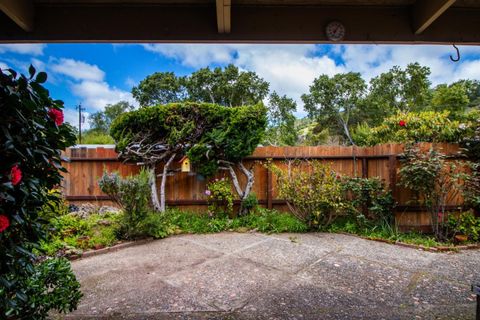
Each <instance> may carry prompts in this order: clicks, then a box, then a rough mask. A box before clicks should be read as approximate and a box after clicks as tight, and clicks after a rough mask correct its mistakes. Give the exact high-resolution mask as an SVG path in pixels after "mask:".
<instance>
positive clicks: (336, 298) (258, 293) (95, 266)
mask: <svg viewBox="0 0 480 320" xmlns="http://www.w3.org/2000/svg"><path fill="white" fill-rule="evenodd" d="M72 264H73V269H74V271H75V273H76V274H77V276H78V278H79V280H80V282H81V284H82V291H83V293H84V297H83V299H82V301H81V303H80V306H79V308H78V310H77V311H75V312H74V313H72V314H69V315H68V316H66V317H65V318H67V319H462V320H463V319H474V316H475V296H473V295H472V293H471V291H470V285H471V283H472V282H473V281H478V280H480V251H476V250H472V251H464V252H460V253H430V252H423V251H419V250H415V249H411V248H404V247H400V246H394V245H389V244H385V243H380V242H374V241H368V240H363V239H359V238H357V237H353V236H347V235H340V234H324V233H309V234H279V235H264V234H259V233H220V234H212V235H182V236H175V237H170V238H167V239H164V240H157V241H153V242H150V243H147V244H144V245H139V246H134V247H130V248H125V249H122V250H119V251H116V252H111V253H107V254H103V255H98V256H93V257H89V258H84V259H81V260H78V261H74V262H73V263H72Z"/></svg>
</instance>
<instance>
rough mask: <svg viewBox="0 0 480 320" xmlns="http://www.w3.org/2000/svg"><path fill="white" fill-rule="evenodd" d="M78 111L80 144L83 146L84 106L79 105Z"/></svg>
mask: <svg viewBox="0 0 480 320" xmlns="http://www.w3.org/2000/svg"><path fill="white" fill-rule="evenodd" d="M76 109H77V110H78V144H82V123H83V117H82V111H85V108H82V104H79V105H78V106H77V107H76Z"/></svg>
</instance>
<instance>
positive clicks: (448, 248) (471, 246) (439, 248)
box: [341, 232, 480, 252]
mask: <svg viewBox="0 0 480 320" xmlns="http://www.w3.org/2000/svg"><path fill="white" fill-rule="evenodd" d="M341 234H345V235H350V236H354V237H358V238H361V239H365V240H370V241H377V242H383V243H388V244H393V245H397V246H401V247H406V248H412V249H418V250H423V251H429V252H458V251H462V250H472V249H480V243H474V244H467V245H460V246H434V247H426V246H424V245H421V244H413V243H406V242H401V241H393V240H387V239H382V238H373V237H365V236H360V235H358V234H354V233H347V232H341Z"/></svg>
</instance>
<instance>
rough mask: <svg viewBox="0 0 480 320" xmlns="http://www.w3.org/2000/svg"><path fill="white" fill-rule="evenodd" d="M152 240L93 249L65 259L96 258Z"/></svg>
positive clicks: (151, 239)
mask: <svg viewBox="0 0 480 320" xmlns="http://www.w3.org/2000/svg"><path fill="white" fill-rule="evenodd" d="M153 240H154V239H153V238H146V239H141V240H134V241H127V242H121V243H119V244H116V245H113V246H111V247H106V248H102V249H97V250H95V249H93V250H88V251H85V252H82V253H81V254H74V255H71V256H69V257H67V259H68V260H79V259H82V258H88V257H93V256H98V255H100V254H104V253H108V252H113V251H117V250H120V249H124V248H129V247H134V246H138V245H141V244H145V243H148V242H151V241H153Z"/></svg>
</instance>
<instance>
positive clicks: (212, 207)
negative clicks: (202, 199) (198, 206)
mask: <svg viewBox="0 0 480 320" xmlns="http://www.w3.org/2000/svg"><path fill="white" fill-rule="evenodd" d="M205 195H206V196H207V200H208V214H209V215H210V216H230V217H231V216H232V215H233V192H232V187H231V184H230V180H229V179H225V178H222V179H215V180H213V181H211V182H209V183H208V184H207V189H206V190H205Z"/></svg>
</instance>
